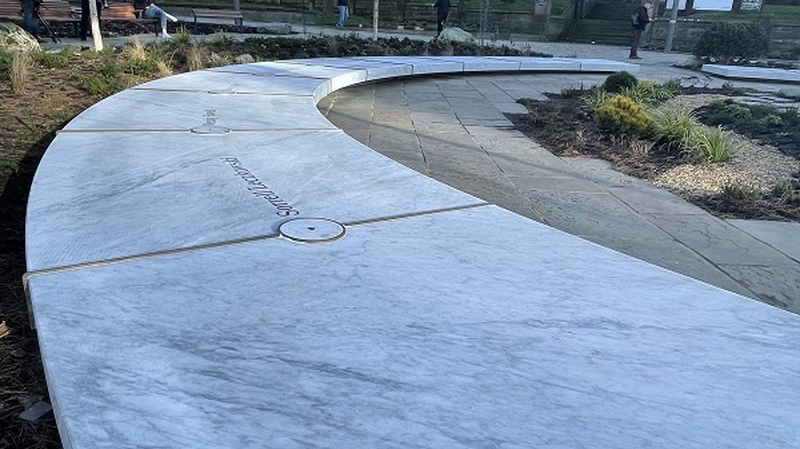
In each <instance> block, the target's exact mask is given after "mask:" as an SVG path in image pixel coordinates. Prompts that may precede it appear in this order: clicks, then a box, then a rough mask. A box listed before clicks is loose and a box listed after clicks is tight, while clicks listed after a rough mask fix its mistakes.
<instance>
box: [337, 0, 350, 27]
mask: <svg viewBox="0 0 800 449" xmlns="http://www.w3.org/2000/svg"><path fill="white" fill-rule="evenodd" d="M336 6H337V7H338V8H339V22H337V23H336V28H344V23H345V21H346V20H347V18H348V17H350V10H349V9H348V7H347V0H336Z"/></svg>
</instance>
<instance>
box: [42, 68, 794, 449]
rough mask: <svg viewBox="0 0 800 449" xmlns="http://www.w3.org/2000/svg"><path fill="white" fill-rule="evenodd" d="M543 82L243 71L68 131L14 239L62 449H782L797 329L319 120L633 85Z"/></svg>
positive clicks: (86, 117) (390, 72)
mask: <svg viewBox="0 0 800 449" xmlns="http://www.w3.org/2000/svg"><path fill="white" fill-rule="evenodd" d="M538 59H543V58H537V61H536V62H533V61H528V60H526V59H525V58H442V59H441V60H438V59H436V58H348V59H344V60H333V59H325V60H319V61H316V60H303V61H287V62H272V63H258V64H250V65H246V66H234V67H227V68H219V69H214V70H209V71H204V72H193V73H189V74H185V75H179V76H175V77H170V78H167V79H163V80H158V81H153V82H150V83H147V84H145V85H143V86H140V87H138V88H136V89H133V90H130V91H126V92H124V93H121V94H118V95H116V96H113V97H111V98H109V99H107V100H105V101H104V102H102V103H100V104H98V105H96V106H94V107H93V108H90V109H89V110H87V111H86V112H84V113H83V114H81V115H80V116H78V117H77V118H76V119H75V120H73V122H71V123H70V124H69V125H68V127H67V128H66V130H65V131H63V132H62V133H60V134H59V135H58V137H57V138H56V139H55V140H54V141H53V143H52V145H51V146H50V148H49V149H48V151H47V153H46V154H45V157H44V158H43V160H42V162H41V165H40V167H39V170H38V171H37V174H36V177H35V179H34V183H33V186H32V189H31V196H30V200H29V206H28V219H27V227H26V232H27V239H26V245H27V262H28V271H29V272H28V274H27V275H26V286H27V290H28V292H29V295H30V300H31V307H32V312H33V315H34V318H35V322H36V325H37V332H38V335H39V340H40V346H41V351H42V358H43V362H44V367H45V371H46V374H47V379H48V387H49V389H50V399H51V401H52V403H53V409H54V412H55V415H56V419H57V422H58V426H59V431H60V433H61V437H62V442H63V445H64V447H65V448H66V449H101V448H109V449H111V448H113V449H128V448H130V449H134V448H135V449H140V448H176V449H185V448H231V449H248V448H264V447H275V448H308V447H314V448H337V449H338V448H447V449H449V448H470V449H472V448H482V447H503V448H580V447H586V448H630V449H640V448H644V447H659V448H660V447H664V448H681V449H691V448H697V449H701V448H702V449H708V448H759V449H770V448H775V449H777V448H789V447H800V432H798V430H797V429H799V428H800V401H798V400H797V398H796V396H797V392H798V391H800V376H798V373H797V366H798V362H800V346H798V345H797V342H798V341H800V317H798V316H796V315H793V314H791V313H788V312H785V311H783V310H780V309H776V308H773V307H770V306H767V305H765V304H762V303H758V302H755V301H752V300H749V299H746V298H743V297H741V296H738V295H736V294H733V293H729V292H726V291H724V290H721V289H718V288H715V287H712V286H709V285H706V284H703V283H701V282H698V281H695V280H692V279H689V278H686V277H683V276H681V275H678V274H675V273H672V272H669V271H666V270H664V269H661V268H658V267H656V266H654V265H650V264H647V263H645V262H642V261H639V260H636V259H633V258H631V257H628V256H625V255H623V254H620V253H616V252H614V251H611V250H609V249H606V248H603V247H600V246H598V245H595V244H592V243H590V242H587V241H585V240H582V239H580V238H577V237H574V236H571V235H568V234H565V233H562V232H560V231H557V230H555V229H552V228H550V227H547V226H545V225H542V224H539V223H536V222H534V221H531V220H528V219H525V218H523V217H520V216H518V215H515V214H513V213H511V212H508V211H506V210H503V209H501V208H498V207H496V206H494V205H490V204H486V203H485V202H483V201H481V200H478V199H476V198H474V197H472V196H469V195H467V194H464V193H462V192H459V191H457V190H454V189H452V188H450V187H447V186H445V185H443V184H440V183H438V182H436V181H434V180H432V179H429V178H427V177H425V176H423V175H421V174H419V173H416V172H413V171H411V170H409V169H407V168H405V167H403V166H401V165H399V164H397V163H395V162H393V161H391V160H388V159H386V158H384V157H382V156H380V155H378V154H377V153H375V152H373V151H372V150H370V149H369V148H367V147H365V146H363V145H361V144H359V143H357V142H355V141H354V140H352V139H351V138H349V137H348V136H346V135H345V134H344V133H343V132H341V131H339V130H336V129H333V128H332V127H331V126H330V125H329V124H327V123H326V122H324V121H323V120H322V119H321V117H320V116H319V113H318V112H317V111H316V110H313V108H312V107H311V105H313V101H312V100H314V101H315V100H318V99H319V98H321V97H319V95H323V92H326V91H330V90H331V89H333V86H338V87H337V88H341V87H344V86H345V85H349V84H354V83H358V82H364V81H368V80H375V79H383V78H387V77H398V76H409V75H413V74H422V73H447V72H451V73H465V72H473V71H478V70H483V71H509V70H515V71H521V72H522V71H534V72H535V71H582V70H586V71H597V70H600V71H603V70H608V71H619V70H628V71H634V70H633V69H634V68H635V66H632V65H630V64H620V63H613V62H607V61H606V62H604V61H593V60H589V61H584V60H577V59H576V60H558V59H553V60H552V61H553V67H552V68H551V69H550V70H548V69H547V68H546V67H545V66H544V65H543V64H545V63H544V62H542V61H539V60H538ZM315 61H316V62H315ZM510 65H515V66H516V69H511V68H509V67H510ZM334 80H335V81H334ZM348 83H349V84H348ZM178 99H182V100H178ZM248 101H249V102H250V105H251V106H247V105H246V104H247V103H248ZM132 105H137V106H138V108H139V109H140V110H136V111H135V112H134V113H132V114H130V116H128V117H125V118H126V119H127V120H126V121H125V122H122V121H120V120H119V118H118V117H115V116H114V114H115V113H117V112H118V111H119V110H122V109H121V108H130V107H132ZM118 108H120V109H118ZM208 111H215V112H214V114H211V115H209V113H208Z"/></svg>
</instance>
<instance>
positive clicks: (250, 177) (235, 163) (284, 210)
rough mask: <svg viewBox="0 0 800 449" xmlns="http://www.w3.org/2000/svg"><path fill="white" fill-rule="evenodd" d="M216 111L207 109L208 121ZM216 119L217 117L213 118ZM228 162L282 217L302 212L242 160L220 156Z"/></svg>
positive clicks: (254, 193) (249, 186) (257, 195)
mask: <svg viewBox="0 0 800 449" xmlns="http://www.w3.org/2000/svg"><path fill="white" fill-rule="evenodd" d="M215 113H216V111H214V110H207V111H206V123H207V124H208V123H209V118H210V117H211V116H213V115H214V114H215ZM213 120H216V119H213ZM220 159H222V161H223V162H224V163H226V164H228V165H229V166H230V167H231V168H232V169H233V171H234V172H235V173H236V174H237V175H238V176H239V177H240V178H241V179H242V180H243V181H245V182H247V184H248V187H247V190H249V191H250V193H252V194H253V196H255V197H257V198H263V199H265V200H267V201H268V202H269V203H270V204H271V205H272V206H274V207H275V209H277V210H278V211H277V212H275V214H277V215H278V216H280V217H288V216H290V215H300V212H299V211H298V210H297V209H295V208H294V207H292V205H291V204H289V203H287V202H286V201H284V200H283V199H281V197H280V196H278V194H277V193H275V192H273V191H272V190H270V188H269V187H267V186H266V185H265V184H264V183H263V182H261V180H259V179H258V177H256V175H254V174H253V173H251V172H250V170H248V169H247V168H245V167H243V166H242V163H241V161H239V159H238V158H235V157H223V158H220Z"/></svg>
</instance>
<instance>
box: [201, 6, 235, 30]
mask: <svg viewBox="0 0 800 449" xmlns="http://www.w3.org/2000/svg"><path fill="white" fill-rule="evenodd" d="M192 15H193V16H194V32H195V33H197V18H198V17H201V18H204V19H233V23H234V25H236V26H239V27H241V26H242V21H243V20H244V18H243V17H242V12H241V11H236V10H233V9H206V8H192Z"/></svg>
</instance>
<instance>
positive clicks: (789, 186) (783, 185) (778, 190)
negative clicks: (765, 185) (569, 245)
mask: <svg viewBox="0 0 800 449" xmlns="http://www.w3.org/2000/svg"><path fill="white" fill-rule="evenodd" d="M792 190H794V183H793V182H792V180H791V179H779V180H777V181H775V184H774V185H773V186H772V194H773V195H775V196H779V197H785V196H787V195H789V194H791V193H792Z"/></svg>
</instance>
